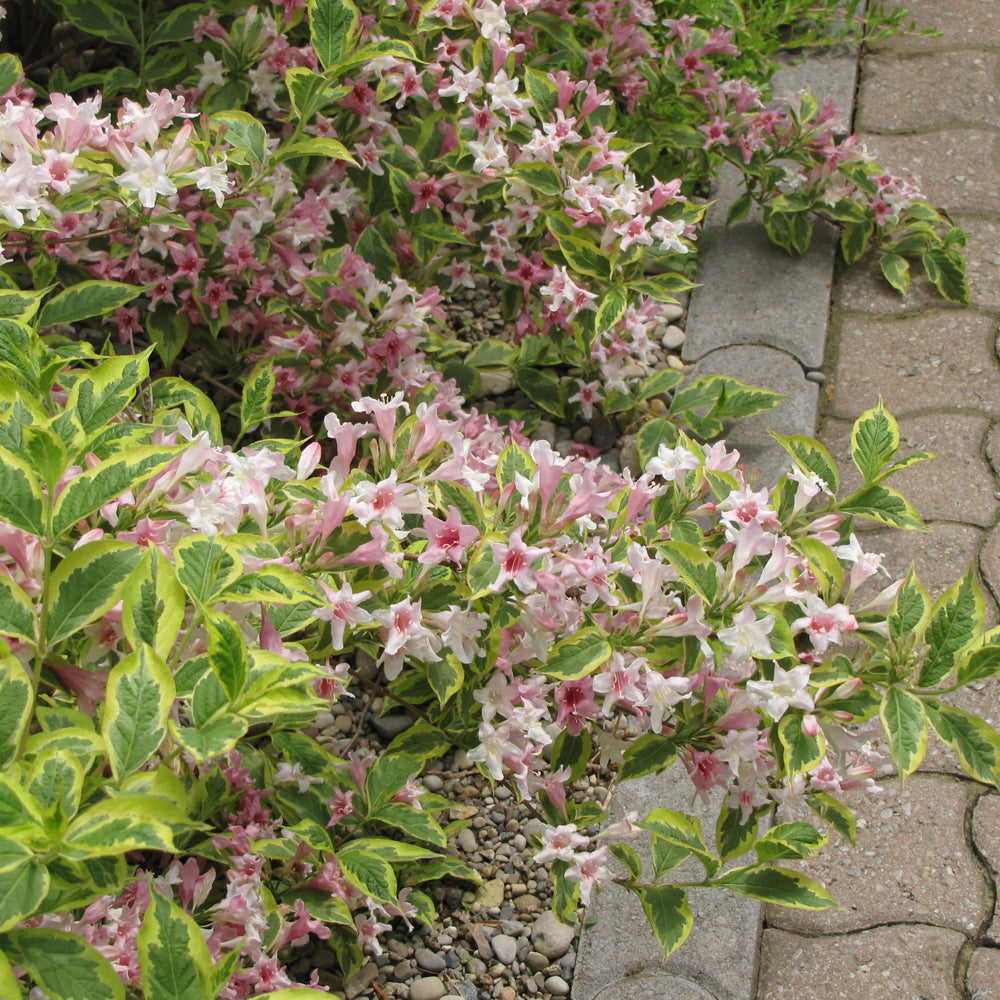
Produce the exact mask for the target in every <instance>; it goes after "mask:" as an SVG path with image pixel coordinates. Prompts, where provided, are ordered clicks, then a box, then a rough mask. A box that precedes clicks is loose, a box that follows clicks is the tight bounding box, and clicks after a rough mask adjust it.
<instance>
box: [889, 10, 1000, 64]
mask: <svg viewBox="0 0 1000 1000" xmlns="http://www.w3.org/2000/svg"><path fill="white" fill-rule="evenodd" d="M886 7H889V8H892V7H905V8H906V10H908V11H909V12H910V13H911V14H912V15H913V17H914V19H915V20H916V22H917V27H918V28H936V29H938V30H939V31H941V32H942V35H941V37H940V38H920V37H906V36H904V37H897V38H890V39H888V40H887V41H885V42H882V43H880V45H879V46H878V49H877V51H880V50H882V49H890V50H893V51H897V52H927V51H930V50H934V51H941V50H942V49H947V48H982V47H983V46H985V45H989V44H991V42H992V40H993V39H996V38H997V37H998V35H1000V7H998V6H997V4H996V3H995V0H948V2H947V3H942V2H941V0H889V2H888V3H886Z"/></svg>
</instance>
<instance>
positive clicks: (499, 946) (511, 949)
mask: <svg viewBox="0 0 1000 1000" xmlns="http://www.w3.org/2000/svg"><path fill="white" fill-rule="evenodd" d="M490 946H491V947H492V948H493V954H494V955H496V959H497V961H498V962H502V963H503V964H504V965H510V964H511V963H512V962H513V961H514V959H515V958H517V942H516V941H515V940H514V939H513V938H512V937H511V936H510V935H509V934H494V935H493V937H492V938H491V939H490Z"/></svg>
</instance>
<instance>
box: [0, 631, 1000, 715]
mask: <svg viewBox="0 0 1000 1000" xmlns="http://www.w3.org/2000/svg"><path fill="white" fill-rule="evenodd" d="M998 673H1000V645H994V644H990V645H988V646H983V647H982V648H980V649H976V650H974V651H973V652H972V653H970V654H969V655H968V656H967V657H964V658H963V659H962V660H961V661H960V662H959V665H958V670H957V671H956V672H955V683H956V684H957V685H958V686H959V687H965V686H966V685H967V684H971V683H972V682H973V681H981V680H985V679H986V678H988V677H996V675H997V674H998ZM0 701H3V694H2V693H0Z"/></svg>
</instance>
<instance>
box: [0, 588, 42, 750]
mask: <svg viewBox="0 0 1000 1000" xmlns="http://www.w3.org/2000/svg"><path fill="white" fill-rule="evenodd" d="M37 621H38V616H37V614H36V613H35V606H34V604H32V602H31V600H30V599H29V598H28V595H27V594H26V593H25V592H24V591H23V590H22V589H21V588H20V587H19V586H18V585H17V584H16V583H15V582H14V581H13V580H12V579H11V578H10V577H9V576H6V575H2V576H0V636H8V637H13V638H16V639H22V640H23V641H24V642H27V643H30V644H31V645H32V646H34V645H35V643H37V641H38V634H37V631H36V627H37ZM2 700H3V699H0V701H2ZM0 743H2V739H0Z"/></svg>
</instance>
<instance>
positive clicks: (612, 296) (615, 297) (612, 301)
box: [594, 288, 628, 334]
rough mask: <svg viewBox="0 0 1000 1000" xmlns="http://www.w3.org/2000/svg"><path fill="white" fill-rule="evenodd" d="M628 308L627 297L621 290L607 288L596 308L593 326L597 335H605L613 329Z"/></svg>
mask: <svg viewBox="0 0 1000 1000" xmlns="http://www.w3.org/2000/svg"><path fill="white" fill-rule="evenodd" d="M627 307H628V296H627V295H626V294H625V292H624V291H623V290H622V289H621V288H609V289H608V290H607V292H605V293H604V298H602V299H601V304H600V305H599V306H598V307H597V319H596V320H595V321H594V325H595V326H596V328H597V333H598V334H603V333H607V332H608V331H609V330H611V329H613V328H614V326H615V325H616V324H617V323H618V322H619V320H620V319H621V318H622V316H624V315H625V310H626V308H627Z"/></svg>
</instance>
